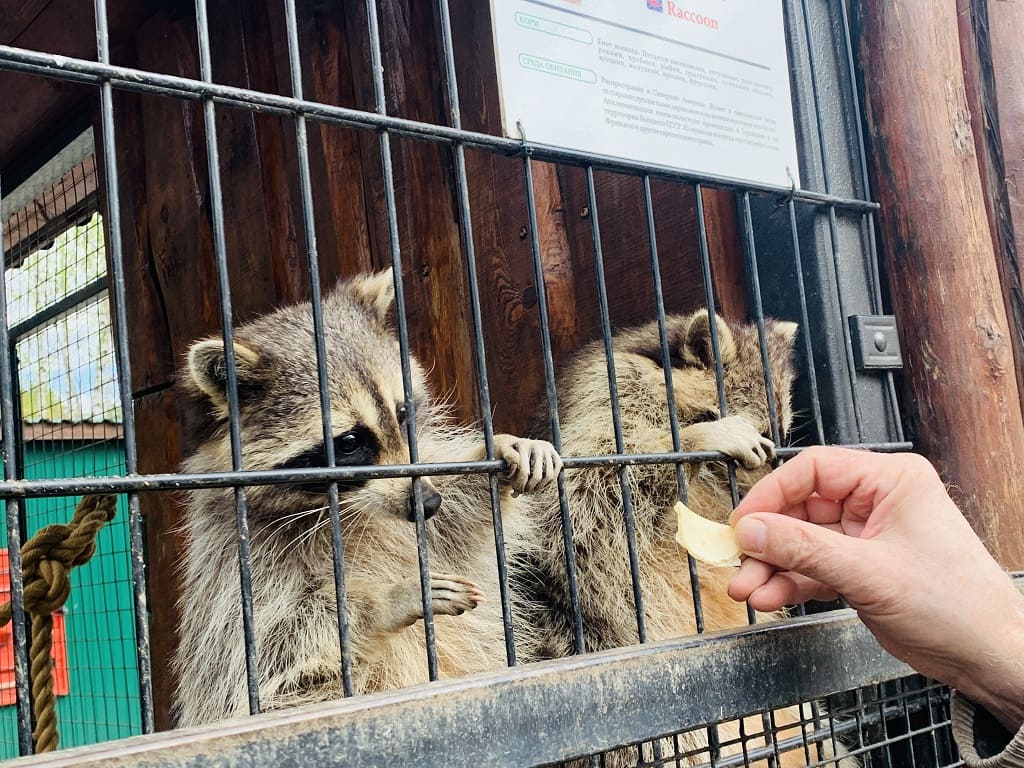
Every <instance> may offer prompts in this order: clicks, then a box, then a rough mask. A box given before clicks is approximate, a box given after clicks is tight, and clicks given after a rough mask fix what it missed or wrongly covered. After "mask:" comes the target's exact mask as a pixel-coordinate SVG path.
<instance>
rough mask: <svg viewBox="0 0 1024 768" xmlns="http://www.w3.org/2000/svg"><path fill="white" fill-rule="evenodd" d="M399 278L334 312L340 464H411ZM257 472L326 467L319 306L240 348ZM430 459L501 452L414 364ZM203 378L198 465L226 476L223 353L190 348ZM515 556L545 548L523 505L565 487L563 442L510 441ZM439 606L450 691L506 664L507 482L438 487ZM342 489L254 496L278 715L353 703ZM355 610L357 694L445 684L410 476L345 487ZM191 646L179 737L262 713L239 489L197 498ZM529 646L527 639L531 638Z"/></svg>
mask: <svg viewBox="0 0 1024 768" xmlns="http://www.w3.org/2000/svg"><path fill="white" fill-rule="evenodd" d="M393 301H394V291H393V281H392V273H391V270H386V271H384V272H379V273H376V274H372V275H361V276H359V277H356V278H354V279H352V280H350V281H348V282H346V283H342V284H340V285H339V286H338V287H337V288H336V289H335V290H334V291H333V292H332V293H331V294H330V295H328V296H327V297H326V298H325V299H324V301H323V318H324V335H325V339H324V342H325V348H326V361H325V364H326V371H327V383H328V387H329V390H330V403H331V423H332V425H333V434H334V437H333V446H334V454H335V461H336V464H337V465H339V466H344V465H349V466H361V465H373V464H378V465H383V464H396V463H407V462H408V461H409V446H408V443H407V439H406V421H407V418H408V416H409V409H408V408H407V406H406V403H405V397H404V390H403V384H402V367H401V357H400V353H399V346H398V342H397V340H396V338H395V336H394V333H393V330H392V328H391V327H390V325H389V322H388V315H389V312H390V309H391V306H392V304H393ZM234 354H235V360H236V368H237V379H238V387H237V391H238V401H239V411H240V427H241V436H242V465H243V467H244V468H245V469H250V470H258V469H272V468H277V469H287V468H301V467H318V466H325V465H326V458H325V446H324V438H323V426H322V419H321V410H320V396H319V389H318V377H317V362H316V354H315V351H314V340H313V328H312V321H311V310H310V306H309V304H308V303H306V304H299V305H295V306H291V307H286V308H284V309H279V310H277V311H274V312H272V313H270V314H267V315H265V316H262V317H260V318H257V319H256V320H253V321H252V322H249V323H247V324H245V325H242V326H240V327H239V328H238V329H237V332H236V335H235V338H234ZM410 365H411V370H412V391H411V393H410V400H411V401H412V403H413V404H414V406H415V407H414V409H413V411H414V413H415V420H416V435H417V444H418V446H419V459H420V461H422V462H448V461H473V460H479V459H483V458H484V455H485V452H484V446H483V441H482V439H481V437H480V433H479V432H474V431H471V430H469V429H467V428H461V427H459V426H456V425H454V424H453V423H451V421H450V420H449V418H448V417H446V416H445V414H444V412H443V409H442V408H440V407H439V406H438V405H437V404H436V403H435V402H434V400H433V399H432V397H431V395H430V392H429V390H428V387H427V383H426V379H425V374H424V371H423V369H422V367H421V366H420V365H419V364H418V363H417V361H416V360H411V361H410ZM185 373H186V379H187V382H188V385H187V386H188V388H189V390H190V391H191V393H192V394H193V395H194V396H196V397H198V398H199V399H200V400H201V401H202V402H204V403H205V404H206V405H207V406H208V408H209V411H210V416H211V419H212V427H211V435H210V436H209V437H208V438H207V439H205V440H203V441H202V443H201V444H200V445H199V447H198V450H197V451H196V452H195V454H194V455H193V456H192V457H191V458H189V459H188V460H187V461H186V462H185V464H184V469H185V471H187V472H208V471H220V470H227V469H230V467H231V442H230V434H229V427H228V404H227V398H226V394H225V392H226V366H225V357H224V347H223V341H222V340H221V339H219V338H214V339H205V340H201V341H198V342H196V343H195V344H193V346H192V347H191V349H190V350H189V352H188V361H187V370H186V372H185ZM494 449H495V455H496V457H497V458H499V459H503V460H504V461H505V462H506V463H507V471H505V472H504V473H502V474H501V475H500V476H499V488H500V505H501V512H502V521H503V527H504V534H505V540H506V544H507V546H508V547H509V548H510V549H512V550H513V551H514V550H515V549H516V547H518V546H520V545H522V546H526V545H527V544H528V542H529V541H531V540H532V539H533V538H534V535H535V534H534V533H533V531H532V528H531V526H530V523H529V519H528V518H527V517H525V516H524V515H522V514H521V510H520V507H521V505H522V504H523V503H524V502H525V499H526V498H528V497H527V496H520V494H522V493H531V492H534V491H536V490H538V489H541V488H543V487H545V486H546V485H548V484H549V483H551V482H552V481H553V480H554V478H555V477H556V476H557V475H558V473H559V471H560V469H561V460H560V459H559V457H558V454H557V453H556V452H555V450H554V448H553V447H552V446H551V445H550V443H547V442H544V441H537V440H528V439H523V438H519V437H514V436H512V435H495V437H494ZM420 487H421V494H422V501H423V510H424V516H425V517H426V518H429V519H428V521H427V523H426V543H427V551H428V555H429V564H430V569H431V573H430V584H429V593H430V599H431V606H432V608H433V613H434V616H435V630H436V648H437V662H438V671H439V674H440V676H441V677H445V678H451V677H457V676H461V675H464V674H468V673H471V672H478V671H482V670H489V669H495V668H500V667H502V666H504V665H505V663H506V650H505V644H504V634H503V631H502V627H503V622H502V614H501V609H500V601H497V600H495V601H493V602H486V601H485V600H484V594H489V595H497V594H498V589H499V587H498V575H497V569H496V565H495V561H496V557H495V549H494V547H495V543H494V531H493V525H492V517H491V515H492V512H491V495H490V481H489V479H488V477H487V476H486V475H479V474H463V475H452V476H439V477H434V478H426V477H424V478H421V480H420ZM327 491H328V489H327V485H326V484H325V483H306V484H301V485H264V486H258V487H251V488H247V489H246V491H245V501H246V505H247V512H248V520H249V527H250V549H251V571H252V596H253V605H254V616H253V630H254V635H255V646H256V652H257V653H256V655H257V659H258V683H259V699H260V705H261V708H262V709H264V710H267V709H278V708H281V707H285V706H290V705H295V704H302V703H310V702H317V701H323V700H327V699H332V698H337V697H340V696H342V695H343V683H342V675H341V651H340V643H339V638H338V615H337V602H336V594H335V588H334V579H333V573H334V571H333V560H332V544H331V540H332V535H331V524H330V518H329V513H328V511H327V505H328V498H327ZM338 494H339V507H340V519H341V528H342V534H343V535H342V541H343V545H342V551H343V556H344V566H345V593H346V594H345V600H346V606H347V616H348V628H349V636H350V647H351V655H352V664H351V670H352V678H351V679H352V686H353V689H354V691H355V692H357V693H363V692H371V691H382V690H386V689H392V688H398V687H402V686H407V685H411V684H414V683H419V682H426V681H427V679H428V671H427V660H426V659H427V657H426V649H425V640H424V628H423V626H422V623H421V619H422V618H423V604H422V602H421V586H420V578H419V570H418V559H417V542H416V526H415V525H413V524H411V523H410V520H414V519H415V516H414V506H413V501H412V498H413V496H412V494H413V486H412V481H411V480H410V479H409V478H384V479H379V478H377V479H369V480H365V479H364V480H345V481H341V482H339V483H338ZM184 534H185V537H186V542H187V547H186V550H185V555H184V558H183V568H182V571H183V587H184V589H183V596H182V599H181V603H180V613H181V626H180V643H179V647H178V649H177V653H176V655H175V657H174V662H173V663H174V669H175V672H176V674H177V678H178V686H177V692H176V701H175V707H176V715H177V722H178V724H179V725H182V726H185V725H196V724H199V723H205V722H210V721H214V720H219V719H223V718H228V717H232V716H237V715H243V714H247V713H248V711H249V704H248V696H247V687H246V656H245V643H244V639H243V625H242V604H241V596H240V587H239V575H238V574H239V571H238V532H237V526H236V512H235V501H234V492H233V491H232V490H231V489H197V490H194V491H192V492H191V493H190V494H189V495H188V505H187V515H186V520H185V523H184ZM517 639H518V640H519V641H520V647H521V648H528V647H529V646H528V642H529V641H528V638H527V637H526V635H525V634H522V635H520V636H519V637H518V638H517Z"/></svg>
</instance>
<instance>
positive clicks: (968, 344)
mask: <svg viewBox="0 0 1024 768" xmlns="http://www.w3.org/2000/svg"><path fill="white" fill-rule="evenodd" d="M853 7H854V9H855V14H854V15H855V18H856V21H857V23H858V25H859V34H857V35H855V38H856V39H857V40H858V44H859V51H858V56H859V61H860V66H861V68H862V70H863V83H864V88H865V94H864V98H865V104H864V106H865V117H866V120H867V125H868V129H869V136H870V139H871V149H872V152H871V155H872V158H871V159H872V170H873V177H874V189H875V190H876V193H877V196H878V200H879V202H880V203H881V206H882V208H881V212H880V214H879V223H880V226H881V230H882V233H883V235H884V243H885V245H886V246H887V256H888V269H887V270H886V271H887V273H888V278H889V286H890V289H891V292H892V297H893V304H894V306H895V307H896V310H897V312H898V313H899V315H900V316H901V317H902V321H901V322H900V323H899V327H900V330H901V346H902V349H903V354H904V360H905V364H906V367H905V370H904V380H905V382H906V385H907V389H908V392H907V397H906V398H905V402H906V403H907V404H908V406H909V410H908V412H907V413H906V418H907V421H908V422H909V425H910V426H911V428H912V431H913V432H914V433H915V439H916V443H917V445H918V446H919V447H920V449H921V450H922V452H923V453H924V454H925V455H927V456H928V457H929V458H930V459H931V460H932V461H934V462H935V463H936V465H937V466H938V468H939V470H940V472H941V473H942V475H943V477H944V479H945V480H946V481H947V482H949V483H951V484H952V485H954V486H955V487H957V488H958V489H959V490H960V493H959V494H958V496H959V499H958V500H959V501H960V503H961V505H962V508H963V509H964V511H965V512H966V514H967V515H968V517H969V518H970V520H971V522H972V524H973V525H974V527H975V529H976V530H977V532H978V533H979V535H980V536H981V538H982V539H983V540H984V541H985V542H986V543H987V544H988V545H989V547H990V548H991V549H992V550H993V553H994V554H995V555H996V556H997V557H998V559H999V560H1000V562H1001V563H1002V564H1003V565H1004V566H1006V567H1008V568H1011V569H1019V568H1021V567H1024V520H1022V517H1021V515H1020V513H1019V512H1018V511H1017V510H1019V508H1020V499H1021V498H1022V497H1024V425H1022V421H1021V403H1020V399H1019V397H1018V388H1017V382H1016V378H1017V377H1016V374H1015V370H1014V362H1013V356H1012V352H1011V346H1010V343H1009V340H1008V339H1007V334H1008V329H1007V322H1006V309H1005V307H1004V305H1003V302H1002V298H1001V293H1000V289H999V277H998V274H997V271H996V266H995V255H994V251H993V245H992V238H991V236H990V234H989V230H988V226H987V222H986V220H985V214H984V198H983V194H982V188H981V183H980V179H979V174H978V165H977V156H976V154H975V149H974V142H973V139H972V137H971V128H970V116H969V112H968V105H967V100H966V95H965V92H964V81H963V75H962V70H961V58H960V48H959V43H958V32H957V17H956V8H955V7H954V6H952V5H950V6H948V7H947V6H943V5H936V4H934V3H931V2H928V0H904V2H902V3H899V4H898V5H894V4H891V3H887V2H880V1H879V0H858V2H855V3H853ZM951 244H955V245H954V246H951ZM950 436H955V437H954V439H950Z"/></svg>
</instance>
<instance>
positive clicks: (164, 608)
mask: <svg viewBox="0 0 1024 768" xmlns="http://www.w3.org/2000/svg"><path fill="white" fill-rule="evenodd" d="M278 6H279V4H277V3H264V2H248V1H247V0H213V2H211V3H210V19H211V37H212V40H213V41H214V48H213V66H214V72H215V78H216V79H217V81H219V82H222V83H227V84H231V85H237V86H243V87H247V88H253V89H259V90H264V91H270V92H275V93H286V94H287V93H289V92H290V89H289V87H288V82H289V78H288V67H287V50H286V47H285V40H284V20H283V18H280V17H279V15H278V13H279V8H278ZM435 13H436V11H435V9H434V7H433V4H432V3H419V2H412V0H400V1H398V2H389V3H383V4H381V14H382V16H381V20H380V21H381V35H382V40H381V43H382V48H383V51H384V67H385V72H386V86H387V97H388V103H387V108H388V111H389V113H391V114H395V115H399V116H402V117H407V118H412V119H417V120H423V121H427V122H434V123H446V122H447V120H448V105H447V103H446V93H447V91H446V89H445V87H444V84H443V82H442V81H441V78H440V77H439V73H441V72H443V60H442V53H441V49H440V37H439V31H438V29H439V28H438V23H439V22H438V19H437V18H436V15H435ZM452 18H453V19H455V20H457V22H456V23H457V25H458V26H457V28H456V29H455V30H454V37H455V41H456V48H457V50H456V58H457V65H458V73H459V88H460V94H461V101H462V105H461V107H462V116H463V124H464V126H465V127H466V128H469V129H472V130H479V131H487V132H492V133H493V132H497V131H498V130H499V118H498V106H497V100H496V97H497V87H496V81H495V69H494V61H493V54H492V51H491V48H490V44H489V41H490V19H489V10H488V4H487V3H480V2H477V1H476V0H452ZM299 24H300V46H301V48H302V50H303V75H304V78H303V79H304V88H305V92H306V95H307V97H309V98H312V99H316V100H318V101H322V102H324V103H327V104H335V105H341V106H346V107H356V108H359V109H364V110H372V109H373V107H374V103H373V82H372V79H371V73H370V70H369V65H368V62H369V49H368V45H369V42H368V36H367V29H366V20H365V9H364V7H363V5H362V3H318V4H314V3H307V2H300V3H299ZM195 40H196V33H195V28H194V22H193V11H192V6H191V5H183V6H181V8H180V10H179V11H177V12H176V11H175V10H174V8H167V9H165V10H163V11H161V12H160V13H157V14H156V15H154V16H152V17H151V18H149V19H148V20H147V21H146V22H145V23H144V24H142V25H141V26H139V27H138V29H137V30H136V31H135V33H134V35H133V37H132V38H131V39H126V40H124V41H123V45H122V49H121V61H119V62H118V63H123V64H129V65H134V66H138V67H141V68H144V69H148V70H154V71H159V72H169V73H174V74H179V75H184V76H188V77H197V76H198V53H197V49H196V42H195ZM115 114H116V123H117V125H116V131H117V147H118V156H117V158H116V162H117V170H118V177H119V181H120V185H121V186H120V190H121V200H122V207H121V217H122V221H121V224H122V236H123V240H124V249H125V253H124V256H125V260H126V280H127V285H126V289H127V294H128V297H129V306H128V323H129V328H128V333H129V338H130V340H131V355H132V371H131V373H132V386H133V389H134V392H135V407H136V420H137V423H138V434H139V441H140V444H139V457H140V467H139V469H140V471H142V472H164V471H173V470H174V469H175V468H176V467H177V466H178V464H179V462H180V461H181V459H182V457H183V456H184V455H186V454H187V453H188V451H190V450H191V448H192V445H191V441H190V435H191V434H193V433H194V431H195V430H194V429H193V427H194V425H195V423H196V422H195V421H194V420H195V419H196V418H198V417H200V416H199V415H197V414H195V413H192V412H190V411H189V409H188V407H187V404H186V403H185V401H184V400H183V399H181V398H180V397H179V396H178V393H177V392H176V390H175V388H174V385H175V383H176V376H177V372H176V371H177V367H178V365H179V363H180V361H181V359H182V355H183V353H184V352H185V350H186V349H187V346H188V344H189V343H190V342H191V341H192V340H194V339H196V338H198V337H201V336H204V335H206V334H210V333H216V332H219V330H220V328H219V326H220V322H219V305H218V300H217V289H216V279H215V267H214V257H213V241H212V227H211V201H210V199H209V188H208V172H207V162H206V155H205V149H204V147H205V136H204V130H203V119H202V108H201V106H200V105H198V104H195V103H191V102H183V101H177V100H173V99H169V98H163V97H155V96H138V95H133V94H125V93H118V94H117V95H116V102H115ZM309 130H310V149H311V157H312V171H313V186H314V197H315V214H316V223H317V233H316V234H317V241H318V245H319V256H320V265H321V279H322V281H323V285H324V286H325V287H326V286H330V285H331V284H332V283H333V282H334V281H335V280H336V279H337V278H338V277H344V276H349V275H352V274H354V273H356V272H359V271H362V270H368V269H378V268H381V267H383V266H385V265H387V264H389V263H390V244H389V242H388V237H387V220H386V216H385V210H384V188H383V181H382V175H381V162H380V148H379V140H378V136H377V135H376V134H375V133H373V132H369V131H359V130H355V129H349V128H342V127H338V126H329V125H324V124H316V123H312V122H311V123H309ZM217 131H218V136H217V138H218V141H219V147H220V173H221V180H222V185H223V189H224V208H225V215H226V230H227V249H228V262H229V271H230V275H231V286H230V287H231V293H232V300H233V307H234V314H235V320H236V322H243V321H245V320H246V319H248V318H251V317H253V316H254V315H256V314H258V313H261V312H263V311H265V310H268V309H270V308H272V307H274V306H278V305H280V304H283V303H287V302H293V301H296V300H300V299H304V298H306V297H307V296H308V289H309V288H308V279H307V272H306V270H307V266H306V257H305V244H304V243H305V236H304V232H303V228H302V210H301V206H300V200H299V193H298V183H297V175H296V164H297V157H296V147H295V129H294V123H293V122H292V120H291V119H286V118H280V117H274V116H267V115H258V114H255V113H250V112H247V111H243V110H233V109H227V108H220V109H218V112H217ZM392 148H393V154H394V178H395V184H396V199H397V208H398V212H399V221H398V224H399V237H400V243H401V253H402V260H403V278H404V281H405V286H406V297H407V309H408V313H409V325H410V337H411V341H412V346H413V349H414V351H415V353H416V354H417V355H418V356H419V358H420V359H421V360H422V361H423V362H424V363H425V364H426V365H427V367H428V368H430V369H431V372H432V373H431V377H432V382H433V385H434V389H435V392H437V393H446V394H450V396H451V397H452V398H453V399H454V402H455V404H456V406H457V409H458V413H459V415H460V417H461V418H463V419H464V420H467V421H468V420H472V419H476V418H477V417H478V416H479V404H478V402H477V399H476V389H477V382H476V375H475V368H474V364H473V350H472V345H471V316H470V309H469V306H468V303H467V301H466V298H465V297H466V296H467V294H468V289H467V284H466V283H467V278H466V268H465V261H464V254H463V253H462V246H461V242H462V235H461V226H460V215H459V210H458V207H457V198H456V194H455V179H454V175H453V156H452V152H451V149H450V148H448V147H446V146H444V145H441V144H435V143H426V142H422V141H413V140H410V139H407V138H399V137H396V138H393V140H392ZM466 162H467V171H468V179H469V196H470V202H471V210H472V222H471V223H472V230H473V241H474V245H475V252H476V253H475V256H476V263H477V269H478V274H479V290H480V300H481V306H482V315H483V318H484V322H483V329H482V330H483V336H484V339H485V343H486V350H487V360H488V381H489V385H490V390H491V397H492V404H493V411H494V420H495V426H496V428H497V429H499V430H503V431H518V432H523V431H525V430H526V429H527V428H528V424H529V422H530V421H531V419H532V415H533V413H534V412H535V409H536V408H537V407H538V406H540V405H541V404H542V403H543V391H544V376H543V368H542V358H541V355H540V349H541V346H540V345H541V340H540V329H539V319H538V308H537V290H536V286H535V285H534V278H533V262H532V252H531V246H530V238H529V236H528V224H529V220H528V212H527V208H526V195H525V189H524V177H523V166H522V161H521V160H520V159H518V158H509V157H504V156H497V155H492V154H488V153H484V152H480V151H469V152H467V154H466ZM534 173H535V184H536V192H537V205H538V211H537V213H538V217H539V221H540V238H541V243H542V251H543V259H544V269H545V275H546V286H547V290H548V297H549V309H550V313H551V333H552V342H553V345H554V350H555V356H556V363H557V362H558V361H559V360H561V359H562V358H564V356H565V355H567V354H568V353H569V352H571V351H572V350H574V349H575V348H577V347H578V346H579V345H580V344H581V343H583V342H585V341H587V340H590V339H592V338H595V337H596V336H598V335H599V333H600V319H599V315H598V310H597V294H596V286H595V280H594V270H593V243H592V239H591V233H590V224H591V221H590V216H592V215H593V214H592V212H591V211H590V210H589V207H588V202H587V190H586V182H585V175H584V172H583V171H582V170H581V169H578V168H568V167H554V166H550V165H543V164H536V165H535V168H534ZM653 193H654V200H655V218H656V227H657V237H658V244H659V252H660V257H661V259H662V269H663V279H664V281H665V282H664V289H665V298H666V305H667V307H668V309H669V310H677V311H681V310H688V309H691V308H693V307H696V306H698V305H701V304H703V296H704V289H703V279H702V277H701V272H700V267H699V254H698V251H697V236H696V222H695V211H694V205H695V203H694V195H693V190H692V188H689V187H682V186H677V185H671V184H666V183H656V184H654V187H653ZM597 200H598V214H599V216H600V223H601V235H602V245H603V250H604V253H605V258H606V262H605V266H606V270H607V278H608V281H607V282H608V289H609V302H610V305H611V312H612V319H613V322H614V323H615V324H616V325H624V324H628V323H632V322H637V321H646V320H649V319H651V318H652V317H653V313H654V301H653V287H652V282H651V279H650V273H649V261H648V258H649V256H648V245H647V234H646V224H645V218H644V212H643V208H642V205H643V202H642V200H643V198H642V196H641V187H640V181H639V180H638V179H635V178H625V177H617V176H612V175H610V174H598V178H597ZM705 206H706V210H707V212H708V224H709V236H710V238H711V248H712V259H713V263H714V273H715V276H716V280H717V281H718V284H717V288H718V294H719V296H718V300H719V302H720V306H721V308H722V309H723V311H724V312H726V313H727V314H730V315H733V316H740V317H742V316H745V311H746V310H745V307H746V287H745V283H744V282H743V269H742V267H741V265H740V262H739V259H740V254H741V248H740V245H739V241H738V240H737V235H736V230H735V220H736V211H735V205H734V202H733V199H732V196H731V195H729V194H723V193H718V192H715V191H706V192H705ZM142 504H143V509H144V513H145V515H146V523H147V544H148V548H149V553H148V554H149V568H150V588H151V593H152V596H153V597H152V601H151V605H152V611H153V616H152V647H153V657H154V658H153V661H154V683H155V698H156V702H157V710H158V712H157V715H158V722H159V724H160V726H161V727H166V726H167V725H168V724H169V723H168V720H167V717H166V712H167V704H168V701H169V696H170V691H171V685H172V681H171V679H170V676H169V673H168V669H167V659H168V657H169V655H170V653H171V652H172V650H173V647H174V643H175V627H176V625H177V617H176V613H175V607H174V602H175V600H176V597H177V594H178V591H179V590H178V581H177V577H176V574H175V571H174V566H175V563H176V561H177V557H178V553H179V551H180V546H181V541H180V539H179V538H178V537H177V536H176V534H175V533H174V529H175V527H176V525H177V523H178V522H179V520H180V518H181V506H180V500H179V499H178V498H176V497H175V496H173V495H171V494H160V495H156V494H148V495H145V496H143V499H142Z"/></svg>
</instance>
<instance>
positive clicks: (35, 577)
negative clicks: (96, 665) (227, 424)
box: [0, 496, 117, 753]
mask: <svg viewBox="0 0 1024 768" xmlns="http://www.w3.org/2000/svg"><path fill="white" fill-rule="evenodd" d="M116 508H117V497H116V496H83V497H82V500H81V501H80V502H78V506H77V507H75V514H74V517H72V518H71V522H70V523H68V524H67V525H47V526H46V527H45V528H40V529H39V531H37V532H36V535H35V536H33V537H32V538H31V539H29V540H28V541H27V542H25V545H24V546H23V547H22V548H21V572H22V579H23V582H24V595H25V612H26V613H27V614H29V615H30V616H31V617H32V644H31V649H30V651H29V658H30V677H31V679H32V701H33V713H34V714H35V719H36V725H35V729H34V730H33V731H32V739H33V740H34V741H35V751H36V752H37V753H38V752H52V751H53V750H55V749H57V744H58V741H59V739H60V736H59V734H58V733H57V710H56V698H55V697H54V695H53V662H52V653H53V651H52V646H53V613H54V612H55V611H58V610H60V608H61V607H62V606H63V605H64V602H65V601H66V600H67V599H68V595H69V594H70V593H71V569H72V568H74V567H75V566H76V565H83V564H85V563H87V562H89V558H91V557H92V556H93V553H94V552H95V551H96V534H97V533H99V531H100V529H101V528H102V527H103V526H104V525H106V524H107V523H108V522H109V521H111V520H113V519H114V512H115V510H116ZM10 620H11V604H10V602H6V603H0V626H3V625H4V624H6V623H7V622H9V621H10Z"/></svg>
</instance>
